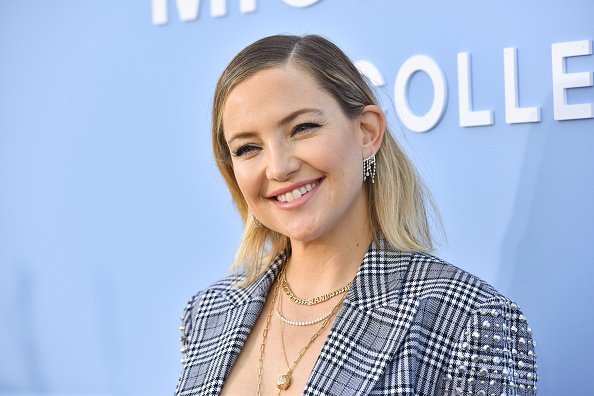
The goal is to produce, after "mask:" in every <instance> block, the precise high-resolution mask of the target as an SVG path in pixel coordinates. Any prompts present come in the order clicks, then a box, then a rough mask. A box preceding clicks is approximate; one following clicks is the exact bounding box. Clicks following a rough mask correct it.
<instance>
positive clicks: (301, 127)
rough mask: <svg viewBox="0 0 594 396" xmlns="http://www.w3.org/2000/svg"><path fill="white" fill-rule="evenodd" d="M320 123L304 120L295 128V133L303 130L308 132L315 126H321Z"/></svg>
mask: <svg viewBox="0 0 594 396" xmlns="http://www.w3.org/2000/svg"><path fill="white" fill-rule="evenodd" d="M319 127H320V124H316V123H315V122H304V123H302V124H299V125H297V126H295V128H293V135H294V134H297V133H301V132H307V131H310V130H312V129H315V128H319Z"/></svg>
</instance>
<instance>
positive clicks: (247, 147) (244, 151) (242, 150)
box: [231, 144, 260, 157]
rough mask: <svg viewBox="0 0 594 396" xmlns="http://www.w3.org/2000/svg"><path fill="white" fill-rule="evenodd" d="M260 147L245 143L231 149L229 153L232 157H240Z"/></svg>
mask: <svg viewBox="0 0 594 396" xmlns="http://www.w3.org/2000/svg"><path fill="white" fill-rule="evenodd" d="M259 148H260V147H258V146H254V145H252V144H246V145H244V146H240V147H239V148H237V149H236V150H234V151H231V155H232V156H234V157H241V156H244V155H248V154H251V153H254V152H255V151H257V150H258V149H259Z"/></svg>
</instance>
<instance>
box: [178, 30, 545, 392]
mask: <svg viewBox="0 0 594 396" xmlns="http://www.w3.org/2000/svg"><path fill="white" fill-rule="evenodd" d="M212 122H213V124H212V131H213V146H214V153H215V157H216V160H217V164H218V166H219V169H220V171H221V173H222V175H223V176H224V178H225V180H226V182H227V185H228V186H229V189H230V191H231V194H232V196H233V199H234V201H235V204H236V205H237V208H238V210H239V213H240V215H241V216H242V219H243V220H244V222H245V231H244V235H243V239H242V241H241V245H240V247H239V249H238V252H237V259H236V263H235V270H236V271H235V274H234V275H231V276H229V277H227V278H225V279H223V280H222V281H220V282H218V283H215V284H214V285H213V286H211V287H209V288H208V289H206V290H204V291H202V292H200V293H198V294H197V295H196V296H194V297H193V298H192V299H191V300H190V302H189V303H188V305H187V307H186V310H185V312H184V315H183V316H182V321H183V325H182V327H181V328H180V329H181V330H182V332H183V336H182V341H183V343H184V348H183V349H182V351H183V352H184V353H185V356H184V359H183V360H182V363H183V364H184V368H183V371H182V375H181V378H180V382H179V384H178V387H177V394H178V395H211V394H212V395H215V394H224V395H244V394H245V395H256V394H257V395H273V394H282V395H302V394H305V395H383V394H397V395H452V394H461V395H493V394H494V395H498V396H499V395H508V394H521V395H529V394H534V393H535V392H536V386H535V381H536V364H535V360H534V357H535V353H534V346H533V341H532V338H531V330H530V328H529V327H528V326H527V323H526V321H525V319H524V317H523V315H522V313H521V312H520V310H519V309H518V307H517V306H516V305H515V304H514V303H512V302H511V301H510V300H508V299H507V298H505V297H503V296H502V295H500V294H499V293H498V292H497V291H495V290H494V289H493V288H492V287H491V286H490V285H488V284H487V283H485V282H483V281H481V280H480V279H478V278H476V277H474V276H472V275H470V274H468V273H466V272H464V271H462V270H460V269H458V268H456V267H454V266H452V265H450V264H448V263H445V262H443V261H441V260H439V259H437V258H435V257H433V256H431V255H429V254H427V253H425V252H427V251H429V250H430V249H431V236H430V231H429V225H428V220H427V213H426V208H425V203H426V201H427V198H426V194H425V192H424V189H423V186H422V184H421V183H420V181H419V179H418V177H417V174H416V172H415V170H414V168H413V166H412V164H411V163H410V161H409V159H408V158H407V157H406V156H405V154H404V153H403V151H402V150H401V148H400V147H399V146H398V144H397V143H396V141H395V140H394V139H393V137H392V136H391V135H390V133H389V131H388V130H387V129H386V120H385V117H384V114H383V112H382V110H381V109H380V107H378V105H377V100H376V99H375V97H374V95H373V93H372V91H371V89H370V88H369V86H368V85H367V84H366V82H365V81H364V79H363V78H362V77H361V75H360V73H359V72H358V71H357V69H356V68H355V67H354V66H353V64H352V63H351V61H350V60H349V59H348V58H347V57H346V55H345V54H344V53H343V52H342V51H341V50H340V49H339V48H337V47H336V46H335V45H334V44H332V43H330V42H329V41H327V40H326V39H324V38H321V37H319V36H304V37H296V36H272V37H267V38H264V39H261V40H259V41H257V42H255V43H253V44H252V45H250V46H248V47H247V48H245V49H244V50H243V51H241V52H240V53H239V54H238V55H237V56H236V57H235V58H234V59H233V60H232V61H231V63H230V64H229V66H228V67H227V68H226V70H225V71H224V72H223V74H222V76H221V78H220V80H219V82H218V85H217V87H216V91H215V98H214V107H213V121H212Z"/></svg>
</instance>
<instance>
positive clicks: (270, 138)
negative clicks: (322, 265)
mask: <svg viewBox="0 0 594 396" xmlns="http://www.w3.org/2000/svg"><path fill="white" fill-rule="evenodd" d="M359 118H360V117H356V118H354V119H351V118H348V117H347V116H345V114H344V113H343V111H342V109H341V108H340V106H339V104H338V103H337V102H336V100H335V99H334V98H333V97H332V96H331V95H330V94H329V93H327V92H326V91H324V90H322V89H321V88H320V87H319V86H318V84H317V82H316V81H315V80H314V79H313V77H312V76H311V75H310V74H309V73H308V72H307V71H305V69H303V68H301V67H299V66H296V65H290V64H289V65H286V66H283V67H277V68H271V69H265V70H263V71H260V72H258V73H256V74H255V75H253V76H251V77H249V78H248V79H246V80H244V81H242V82H241V83H240V84H238V85H237V86H236V87H235V88H234V89H233V90H232V91H231V93H230V94H229V96H228V98H227V101H226V105H225V107H224V109H223V127H224V131H225V132H224V134H225V140H226V141H227V144H228V145H229V150H230V151H231V154H232V164H233V170H234V173H235V178H236V180H237V183H238V185H239V188H240V190H241V192H242V194H243V196H244V198H245V200H246V202H247V204H248V206H249V208H250V210H251V211H252V212H253V213H254V215H255V216H256V217H257V218H258V219H259V220H260V222H262V223H263V224H264V225H265V226H266V227H268V228H270V229H272V230H275V231H277V232H279V233H281V234H283V235H286V236H288V237H289V238H291V239H292V240H296V241H303V242H311V241H314V240H316V239H318V238H320V237H324V236H328V235H330V234H331V233H333V232H336V231H338V230H341V229H342V230H344V228H343V227H347V226H349V225H350V226H352V225H353V224H359V223H361V222H362V221H363V222H365V221H366V219H367V200H366V196H365V193H364V189H363V184H362V183H363V173H362V172H363V171H362V161H363V158H364V157H365V156H366V155H369V154H370V153H366V152H365V151H366V150H368V149H365V148H364V144H363V141H364V133H363V129H362V127H361V125H360V124H361V123H360V120H359ZM353 222H354V223H353Z"/></svg>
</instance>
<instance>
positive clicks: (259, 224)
mask: <svg viewBox="0 0 594 396" xmlns="http://www.w3.org/2000/svg"><path fill="white" fill-rule="evenodd" d="M252 220H254V225H255V226H256V228H258V227H260V226H261V225H262V223H260V220H258V219H257V218H256V216H255V215H254V214H253V213H252Z"/></svg>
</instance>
